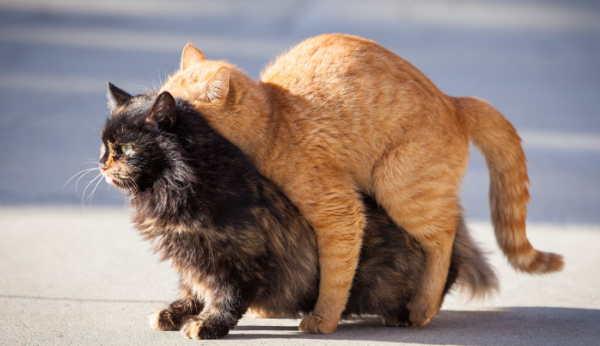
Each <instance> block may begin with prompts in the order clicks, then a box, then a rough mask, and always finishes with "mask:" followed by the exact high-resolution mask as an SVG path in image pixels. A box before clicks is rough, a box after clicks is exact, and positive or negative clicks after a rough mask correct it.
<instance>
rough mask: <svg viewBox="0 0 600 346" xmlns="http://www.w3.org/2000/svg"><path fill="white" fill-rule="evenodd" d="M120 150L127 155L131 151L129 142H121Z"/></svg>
mask: <svg viewBox="0 0 600 346" xmlns="http://www.w3.org/2000/svg"><path fill="white" fill-rule="evenodd" d="M120 149H121V152H122V153H123V154H125V155H129V154H131V153H132V152H133V146H132V145H131V144H123V145H121V147H120Z"/></svg>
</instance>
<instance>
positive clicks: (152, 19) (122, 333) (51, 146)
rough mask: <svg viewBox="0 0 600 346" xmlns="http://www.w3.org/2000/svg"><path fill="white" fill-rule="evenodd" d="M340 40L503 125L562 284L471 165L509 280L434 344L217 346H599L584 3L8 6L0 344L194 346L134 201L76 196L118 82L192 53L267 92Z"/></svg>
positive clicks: (349, 326)
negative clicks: (518, 152)
mask: <svg viewBox="0 0 600 346" xmlns="http://www.w3.org/2000/svg"><path fill="white" fill-rule="evenodd" d="M324 32H344V33H352V34H357V35H361V36H364V37H367V38H370V39H374V40H376V41H378V42H380V43H381V44H383V45H384V46H386V47H388V48H389V49H391V50H393V51H394V52H396V53H398V54H399V55H401V56H403V57H404V58H406V59H407V60H409V61H410V62H411V63H413V64H414V65H415V66H416V67H418V68H419V69H421V70H422V71H423V72H424V73H425V74H426V75H427V76H429V77H430V79H432V80H433V82H434V83H436V84H437V85H438V86H439V87H440V88H441V89H442V90H443V91H444V92H446V93H447V94H450V95H476V96H479V97H482V98H484V99H487V100H488V101H490V102H492V103H493V104H494V105H495V106H496V107H497V108H498V109H499V110H500V111H502V112H503V113H504V114H505V115H506V117H507V118H508V119H509V120H511V121H512V122H513V123H514V124H515V126H516V127H517V129H518V130H519V132H520V134H521V135H522V137H523V140H524V147H525V150H526V153H527V156H528V159H529V171H530V178H531V181H532V186H531V193H532V201H531V203H530V208H529V211H530V213H529V222H530V223H529V234H530V238H531V240H532V242H533V244H534V245H535V246H537V247H538V248H540V249H543V250H548V251H553V252H558V253H561V254H563V255H565V258H566V268H565V271H564V272H562V273H560V274H555V275H550V276H542V277H539V276H538V277H531V276H526V275H522V274H518V273H515V272H514V271H512V270H511V269H510V268H509V267H508V265H507V264H506V263H505V261H504V260H503V259H502V256H501V255H500V253H499V251H498V250H497V246H496V245H495V243H494V241H493V232H492V230H491V228H490V226H489V217H488V204H487V184H488V180H487V179H488V178H487V171H486V168H485V164H484V162H483V159H482V158H481V156H480V155H479V154H478V153H477V152H476V151H475V150H474V151H473V155H472V160H471V163H470V166H469V170H468V172H467V176H466V177H465V181H464V184H463V192H462V195H461V198H462V200H463V205H464V208H465V210H466V213H467V215H468V217H469V220H470V227H471V229H472V233H473V235H474V236H475V237H476V238H477V239H478V240H479V241H480V242H481V243H482V244H483V246H484V248H485V249H486V250H488V251H490V253H491V256H490V257H491V259H492V262H493V264H494V265H495V267H496V268H497V270H498V272H499V274H500V275H501V285H502V289H501V292H500V293H499V294H498V295H496V296H494V297H492V298H489V299H487V300H485V301H471V302H466V299H462V298H461V297H460V295H459V294H456V295H455V296H453V297H451V298H449V299H448V300H447V301H446V303H445V305H444V309H443V310H442V311H441V312H440V313H439V314H438V316H437V317H436V318H435V319H434V320H433V321H432V322H431V323H430V324H429V325H428V326H427V327H425V328H419V329H400V328H388V327H381V326H379V323H378V321H377V320H374V319H364V320H358V321H349V322H345V323H344V324H342V325H341V326H340V328H339V330H338V331H337V332H336V333H335V334H333V335H327V336H312V335H305V334H300V333H299V332H297V331H296V326H297V324H298V322H299V321H297V320H289V319H272V320H264V319H254V318H251V317H246V318H244V319H243V320H242V321H241V323H240V325H239V327H238V328H237V329H236V330H235V331H233V332H232V333H231V335H230V336H228V337H227V338H226V339H224V340H220V341H216V342H215V343H224V344H240V343H241V344H253V345H280V344H282V343H286V344H290V345H303V344H310V345H313V344H319V343H322V344H331V345H336V344H339V345H347V344H362V345H372V344H388V343H393V342H402V343H407V344H416V345H423V344H433V345H569V344H572V345H600V340H599V337H600V271H599V269H598V268H600V251H598V250H599V249H600V246H599V245H598V244H600V114H599V113H600V59H598V57H599V56H600V3H598V2H596V1H585V0H577V1H567V0H550V1H533V0H527V1H517V0H510V1H487V0H486V1H466V0H463V1H441V0H434V1H418V0H414V1H392V0H371V1H368V2H365V1H342V0H340V1H293V2H292V1H252V2H251V1H211V2H209V1H194V2H187V1H170V2H166V1H159V0H150V1H144V2H125V1H116V0H107V1H94V2H92V1H76V0H56V1H48V0H46V1H43V0H29V1H17V0H0V345H11V346H12V345H171V344H173V345H183V344H192V343H194V342H193V341H186V340H184V339H182V337H181V336H180V335H178V334H177V333H174V332H169V333H160V332H155V331H152V330H150V329H149V327H148V325H147V322H146V315H147V314H149V313H151V312H153V311H154V310H155V309H157V308H158V307H161V306H164V305H165V304H166V303H168V302H169V300H171V299H172V298H174V295H175V277H174V274H173V273H172V271H171V270H170V268H169V265H168V264H167V263H162V264H159V263H158V260H157V257H156V256H154V255H153V254H152V253H151V252H150V251H149V246H148V245H147V244H145V243H144V242H142V241H141V239H139V237H138V236H137V235H136V233H135V231H134V230H133V229H132V227H131V225H130V223H129V221H128V219H129V216H128V212H127V210H126V207H125V202H124V200H123V198H122V196H120V195H119V193H118V192H117V191H115V190H114V189H109V188H107V187H106V186H105V185H106V184H105V183H104V182H101V184H100V185H99V187H98V189H97V190H96V192H95V194H94V197H93V199H91V200H87V201H86V199H87V198H88V197H89V196H90V194H91V190H93V188H94V185H91V186H90V188H89V189H88V190H87V191H85V192H84V189H85V187H86V185H87V183H88V182H89V181H90V180H92V179H93V178H94V176H95V175H96V174H97V173H96V172H92V173H90V174H88V175H87V176H86V177H84V178H83V179H81V181H80V182H79V185H78V188H77V192H76V187H75V182H74V181H71V182H69V183H68V184H67V185H66V186H64V187H63V185H64V184H65V182H66V181H67V180H68V179H69V178H70V177H71V176H73V174H75V173H77V172H79V171H81V170H83V169H86V168H93V167H95V165H96V162H97V157H98V154H99V146H100V141H99V139H98V131H99V129H100V128H101V126H102V123H103V121H104V118H105V117H106V116H107V109H106V106H105V104H106V101H105V97H104V94H105V85H106V82H107V81H108V80H111V81H112V82H114V83H115V84H117V85H118V86H120V87H122V88H124V89H125V90H128V91H130V92H132V93H138V92H141V91H143V90H144V89H145V88H150V89H153V88H155V87H157V86H158V85H159V84H160V83H161V81H164V78H165V75H167V74H169V73H171V72H173V71H174V70H175V69H176V68H177V65H178V61H179V54H180V52H181V49H182V47H183V46H184V45H185V43H186V42H188V41H190V42H192V43H194V44H195V45H197V46H198V47H199V48H200V49H202V50H203V51H204V53H205V54H206V55H207V56H208V57H209V58H213V59H226V60H229V61H231V62H233V63H236V64H237V65H238V66H240V67H241V68H243V69H244V70H245V71H247V72H248V73H249V74H250V75H252V76H254V77H257V76H258V75H259V73H260V70H261V69H262V68H263V67H264V66H265V64H267V63H268V61H269V60H271V59H273V58H274V57H276V56H277V54H278V53H280V52H282V51H284V50H286V49H288V48H289V47H291V46H292V45H293V44H295V43H297V42H299V41H301V40H302V39H304V38H306V37H309V36H313V35H316V34H320V33H324ZM82 195H83V199H84V202H83V203H82ZM82 204H83V205H82ZM196 343H199V342H196Z"/></svg>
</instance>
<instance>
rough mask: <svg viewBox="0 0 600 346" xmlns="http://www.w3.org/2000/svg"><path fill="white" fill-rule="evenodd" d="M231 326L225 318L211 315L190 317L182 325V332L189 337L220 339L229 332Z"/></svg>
mask: <svg viewBox="0 0 600 346" xmlns="http://www.w3.org/2000/svg"><path fill="white" fill-rule="evenodd" d="M229 329H231V326H230V324H229V323H227V322H226V321H224V320H223V319H219V318H215V317H212V316H211V315H208V316H206V315H203V316H195V317H191V318H189V319H188V320H187V321H185V322H184V323H183V326H182V327H181V334H182V335H183V336H184V337H186V338H188V339H198V340H201V339H219V338H222V337H224V336H225V335H227V334H229Z"/></svg>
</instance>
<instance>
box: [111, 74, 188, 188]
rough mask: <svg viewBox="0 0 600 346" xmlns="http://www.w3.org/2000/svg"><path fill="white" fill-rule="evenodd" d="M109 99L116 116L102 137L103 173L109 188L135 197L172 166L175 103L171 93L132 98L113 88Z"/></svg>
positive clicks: (112, 116)
mask: <svg viewBox="0 0 600 346" xmlns="http://www.w3.org/2000/svg"><path fill="white" fill-rule="evenodd" d="M108 98H109V107H110V108H111V110H112V114H111V116H110V118H109V119H108V120H107V122H106V125H105V127H104V129H103V131H102V135H101V137H102V148H101V157H100V162H99V163H100V171H101V172H102V175H103V176H104V178H105V180H106V182H107V183H108V184H111V185H113V186H116V187H118V188H122V189H126V190H127V191H128V192H130V193H133V194H135V193H137V192H139V191H140V190H142V189H145V188H147V187H149V186H152V184H153V183H154V181H156V180H157V179H160V178H161V175H162V174H164V172H165V171H166V169H167V168H168V167H169V165H170V164H171V159H172V155H170V154H171V152H172V151H173V149H174V148H173V147H174V145H175V143H174V141H173V139H172V136H171V135H169V132H168V131H169V129H171V128H172V127H173V126H174V125H175V122H176V109H175V101H174V99H173V97H172V96H171V95H170V94H169V93H162V94H160V95H159V96H158V97H155V96H154V95H140V96H136V97H132V96H131V95H129V94H127V93H125V92H124V91H122V90H120V89H118V88H117V87H115V86H114V85H112V84H109V92H108Z"/></svg>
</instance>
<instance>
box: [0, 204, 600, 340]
mask: <svg viewBox="0 0 600 346" xmlns="http://www.w3.org/2000/svg"><path fill="white" fill-rule="evenodd" d="M470 226H471V230H472V232H473V234H474V235H475V236H476V237H477V239H479V240H480V242H482V244H483V247H484V248H485V249H486V250H487V251H490V252H491V256H490V257H491V261H492V263H493V265H494V266H495V268H496V269H497V272H498V273H499V275H500V280H501V285H502V290H501V292H500V293H499V294H498V295H496V296H494V297H491V298H489V299H487V300H485V301H471V302H468V301H466V299H465V297H464V296H461V295H460V294H459V293H456V294H454V295H452V296H450V297H449V298H448V299H447V301H446V302H445V303H444V307H443V310H442V311H441V312H440V313H439V314H438V316H436V317H435V318H434V319H433V320H432V322H431V323H430V324H429V325H428V326H426V327H424V328H416V329H411V328H392V327H383V326H381V325H380V322H379V320H378V319H376V318H367V319H361V320H356V321H347V322H343V324H342V325H341V326H340V328H339V330H338V331H337V332H336V333H334V334H332V335H306V334H302V333H300V332H298V331H297V325H298V323H299V320H293V319H256V318H252V317H245V318H244V319H242V321H241V322H240V324H239V326H238V328H236V329H235V330H234V331H232V332H231V334H230V335H229V336H228V337H226V338H225V339H222V340H217V341H210V342H202V343H203V344H206V343H214V344H227V345H230V344H240V343H241V344H243V345H281V344H283V343H285V344H289V345H320V344H323V345H385V344H389V343H390V342H402V343H403V344H404V343H405V344H409V345H422V344H432V345H561V346H562V345H598V343H599V339H598V335H599V334H598V331H599V328H600V295H599V294H598V287H600V276H599V275H598V268H599V267H600V253H599V252H598V251H597V248H598V245H597V244H598V243H599V242H600V227H598V226H561V227H557V226H549V225H537V224H532V225H530V227H529V233H530V238H531V240H532V241H533V243H534V244H536V246H538V247H539V248H540V249H547V250H550V249H551V250H552V251H556V252H558V253H561V254H563V255H565V259H566V268H565V271H564V272H562V273H560V274H556V275H548V276H538V277H535V276H528V275H524V274H518V273H515V272H514V271H513V270H512V269H510V268H509V266H508V264H507V263H506V262H505V260H504V259H503V258H502V256H501V254H500V253H499V251H498V250H497V246H496V244H495V242H494V239H493V232H492V229H491V227H490V226H489V225H487V224H483V223H475V224H471V225H470ZM0 230H2V233H1V235H2V242H0V253H1V254H2V256H1V257H0V272H1V273H3V275H2V276H1V277H0V288H1V289H2V290H1V291H0V306H1V307H2V309H0V320H2V321H3V322H2V323H0V345H6V346H9V345H10V346H18V345H185V344H190V345H191V344H193V343H194V342H196V343H198V342H197V341H189V340H185V339H184V338H183V337H182V336H181V335H179V333H177V332H157V331H154V330H151V329H150V327H149V325H148V323H147V320H146V316H147V315H148V314H150V313H152V312H154V311H155V310H156V309H158V308H160V307H164V306H165V305H166V304H168V303H169V302H170V301H172V300H174V299H175V297H176V287H177V286H176V284H177V282H176V276H175V275H174V272H173V271H172V270H171V269H170V267H169V265H168V264H167V263H158V258H157V256H155V255H153V254H152V253H151V251H150V250H149V249H150V247H149V245H148V244H146V243H145V242H143V241H142V240H141V239H140V238H139V237H138V236H137V233H136V232H135V231H134V230H133V228H132V226H131V224H130V222H129V215H128V214H127V212H126V210H125V209H124V208H91V209H82V208H80V207H30V208H21V207H19V208H14V207H8V208H3V209H0Z"/></svg>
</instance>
